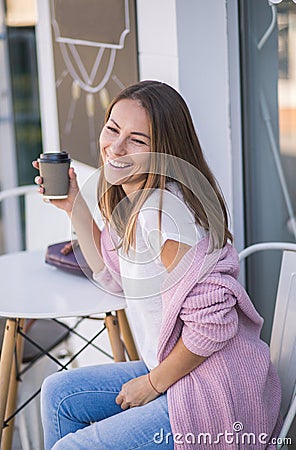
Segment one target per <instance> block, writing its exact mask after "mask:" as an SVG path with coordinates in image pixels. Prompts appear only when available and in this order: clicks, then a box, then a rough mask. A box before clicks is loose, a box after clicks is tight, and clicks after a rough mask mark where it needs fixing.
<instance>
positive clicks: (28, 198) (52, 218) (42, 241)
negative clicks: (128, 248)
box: [0, 161, 100, 250]
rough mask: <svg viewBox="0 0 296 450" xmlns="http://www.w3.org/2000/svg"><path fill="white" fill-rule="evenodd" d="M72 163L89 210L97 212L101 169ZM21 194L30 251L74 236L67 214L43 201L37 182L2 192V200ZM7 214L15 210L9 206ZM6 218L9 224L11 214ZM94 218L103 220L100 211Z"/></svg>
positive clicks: (0, 194) (27, 247)
mask: <svg viewBox="0 0 296 450" xmlns="http://www.w3.org/2000/svg"><path fill="white" fill-rule="evenodd" d="M72 165H73V166H74V167H75V170H76V172H77V174H78V178H79V184H80V187H82V194H83V196H84V197H85V199H86V201H87V203H88V205H89V207H90V210H91V211H92V212H94V213H95V205H96V183H97V180H98V171H97V170H95V169H94V168H93V167H90V166H86V165H85V164H82V163H79V162H77V161H73V163H72ZM21 196H23V197H24V200H25V224H26V228H25V230H26V234H25V247H26V249H27V250H41V249H46V248H47V246H48V245H50V244H53V243H56V242H61V241H65V240H68V239H71V237H72V236H71V224H70V221H69V218H68V216H67V215H66V214H65V213H64V212H63V211H61V210H59V209H57V208H56V207H54V206H52V205H50V204H48V203H44V202H43V200H42V197H41V196H40V195H39V194H38V192H37V186H36V185H29V186H19V187H16V188H13V189H9V190H6V191H1V192H0V203H1V202H2V201H6V200H8V201H9V199H12V198H18V197H21ZM5 213H6V214H7V215H8V216H9V215H10V214H11V213H13V211H12V209H11V208H7V209H6V212H5ZM7 219H8V220H6V223H8V225H9V217H8V218H7ZM95 219H96V220H97V222H100V217H99V214H98V213H97V217H95ZM8 232H9V230H8ZM18 250H20V249H18Z"/></svg>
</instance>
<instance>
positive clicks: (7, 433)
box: [1, 319, 24, 450]
mask: <svg viewBox="0 0 296 450" xmlns="http://www.w3.org/2000/svg"><path fill="white" fill-rule="evenodd" d="M23 325H24V319H20V321H19V326H20V327H21V328H23ZM15 342H16V344H15V345H16V347H15V348H16V355H15V357H14V358H13V362H12V367H11V373H10V382H9V391H8V397H7V405H6V412H5V418H8V417H10V416H11V415H12V414H13V412H14V411H15V409H16V405H17V388H18V380H17V374H18V369H19V367H20V366H21V364H22V359H23V348H24V339H23V337H22V336H21V335H20V334H19V333H18V334H17V336H16V341H15ZM13 429H14V418H13V419H11V420H10V421H9V424H8V427H7V428H4V430H3V434H2V441H1V450H11V446H12V438H13Z"/></svg>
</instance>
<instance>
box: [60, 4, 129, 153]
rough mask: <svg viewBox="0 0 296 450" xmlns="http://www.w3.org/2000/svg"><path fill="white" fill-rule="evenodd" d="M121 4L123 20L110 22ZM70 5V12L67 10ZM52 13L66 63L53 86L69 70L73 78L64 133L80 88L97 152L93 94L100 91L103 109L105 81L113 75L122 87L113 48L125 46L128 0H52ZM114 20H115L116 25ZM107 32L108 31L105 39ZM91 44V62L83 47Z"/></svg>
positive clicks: (93, 150)
mask: <svg viewBox="0 0 296 450" xmlns="http://www.w3.org/2000/svg"><path fill="white" fill-rule="evenodd" d="M120 8H121V10H122V11H124V14H123V16H124V17H122V23H120V21H117V22H115V21H113V22H111V21H112V14H114V11H119V10H120ZM70 9H71V14H67V11H69V10H70ZM73 9H74V12H75V13H73ZM85 12H87V13H86V14H85ZM51 16H52V27H53V33H54V40H55V42H56V43H57V44H58V45H59V48H60V51H61V55H62V58H63V61H64V63H65V67H66V69H65V70H63V72H62V73H61V75H60V76H59V77H58V79H57V81H56V87H57V88H58V87H59V86H60V85H61V84H62V82H63V80H64V79H65V78H66V76H67V75H68V74H69V75H70V76H71V78H72V80H73V81H72V88H71V103H70V106H69V110H68V115H67V120H66V123H65V128H64V133H65V134H70V132H71V129H72V123H73V119H74V115H75V110H76V105H77V101H78V100H79V98H80V95H81V90H83V91H85V93H86V102H85V109H86V114H87V117H88V123H89V142H90V153H91V155H92V156H96V154H97V145H96V132H95V123H94V115H95V100H94V95H95V94H97V93H99V99H100V103H101V105H102V108H103V109H105V108H106V106H107V105H108V103H109V96H108V92H107V89H106V88H105V86H106V84H107V83H108V81H109V80H110V79H112V80H113V81H114V82H115V83H116V84H117V85H118V86H119V87H120V89H122V88H123V87H124V84H123V83H122V82H121V81H120V80H119V79H118V77H117V76H116V75H115V74H112V71H113V68H114V63H115V58H116V52H117V51H120V50H122V49H123V48H124V44H125V38H126V36H127V35H128V34H129V32H130V12H129V2H128V0H103V1H102V0H101V1H100V7H98V2H97V0H83V1H82V0H80V2H77V0H75V1H73V0H62V1H61V0H51ZM110 20H111V21H110ZM110 23H112V27H110ZM115 23H117V29H116V27H115ZM111 28H112V29H111ZM108 33H109V34H111V35H110V37H109V38H108V39H106V35H108ZM100 37H101V39H100ZM90 48H92V49H93V59H92V61H91V64H89V61H86V60H85V58H84V56H85V55H84V54H86V51H87V54H88V55H89V54H90V51H89V49H90Z"/></svg>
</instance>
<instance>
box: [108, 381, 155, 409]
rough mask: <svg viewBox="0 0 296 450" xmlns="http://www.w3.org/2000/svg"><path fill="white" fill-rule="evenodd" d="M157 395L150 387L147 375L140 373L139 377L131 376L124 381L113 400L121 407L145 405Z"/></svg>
mask: <svg viewBox="0 0 296 450" xmlns="http://www.w3.org/2000/svg"><path fill="white" fill-rule="evenodd" d="M159 395H160V394H158V393H157V392H156V391H155V390H154V389H153V388H152V387H151V385H150V383H149V380H148V377H147V375H142V376H141V377H138V378H133V379H132V380H130V381H128V382H127V383H124V384H123V385H122V387H121V391H120V392H119V394H118V395H117V397H116V400H115V401H116V403H117V405H120V406H121V408H122V409H128V408H133V407H135V406H141V405H145V404H146V403H149V402H151V401H152V400H154V399H155V398H157V397H158V396H159Z"/></svg>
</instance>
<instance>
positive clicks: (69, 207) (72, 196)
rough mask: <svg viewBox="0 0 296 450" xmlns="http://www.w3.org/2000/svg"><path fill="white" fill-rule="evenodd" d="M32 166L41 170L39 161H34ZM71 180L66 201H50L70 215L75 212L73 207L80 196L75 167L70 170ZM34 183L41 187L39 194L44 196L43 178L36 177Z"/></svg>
mask: <svg viewBox="0 0 296 450" xmlns="http://www.w3.org/2000/svg"><path fill="white" fill-rule="evenodd" d="M32 166H33V167H34V168H35V169H37V170H39V164H38V161H33V162H32ZM69 178H70V184H69V191H68V197H67V198H65V199H57V200H54V199H51V200H50V203H52V204H53V205H55V206H56V207H57V208H60V209H63V210H64V211H66V212H67V213H68V214H70V213H71V212H72V211H73V206H74V203H75V200H76V199H77V196H78V194H79V186H78V183H77V175H76V173H75V170H74V168H73V167H70V169H69ZM34 181H35V183H36V184H37V185H38V186H39V189H38V192H39V193H40V194H41V195H42V194H43V193H44V188H43V186H42V177H41V176H40V175H37V176H36V177H35V180H34Z"/></svg>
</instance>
